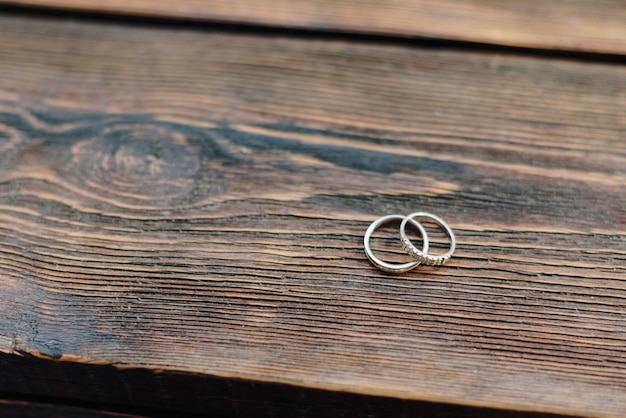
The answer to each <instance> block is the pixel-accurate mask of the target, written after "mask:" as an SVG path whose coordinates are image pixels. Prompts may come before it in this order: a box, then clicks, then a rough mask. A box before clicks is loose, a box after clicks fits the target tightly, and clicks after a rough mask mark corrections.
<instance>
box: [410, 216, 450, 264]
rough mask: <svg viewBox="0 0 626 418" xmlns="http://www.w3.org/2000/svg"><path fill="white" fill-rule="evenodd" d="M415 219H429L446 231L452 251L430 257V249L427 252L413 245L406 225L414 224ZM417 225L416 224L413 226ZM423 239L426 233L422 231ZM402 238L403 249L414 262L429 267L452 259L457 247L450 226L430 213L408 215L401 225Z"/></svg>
mask: <svg viewBox="0 0 626 418" xmlns="http://www.w3.org/2000/svg"><path fill="white" fill-rule="evenodd" d="M414 218H429V219H431V220H433V221H434V222H435V223H436V224H437V225H439V226H440V227H441V229H443V230H444V232H445V233H446V235H448V238H450V249H449V250H448V251H447V252H446V253H445V254H442V255H430V254H428V249H426V250H422V251H420V250H418V249H417V247H415V245H413V244H412V243H411V241H410V240H409V239H408V238H407V236H406V223H407V222H409V221H412V222H414V221H415V219H414ZM413 225H415V224H413ZM420 233H421V234H422V237H424V236H425V235H424V233H423V232H422V231H421V230H420ZM400 238H401V240H402V248H404V251H406V252H407V254H409V255H410V256H411V257H412V258H413V259H414V260H417V261H419V262H421V263H422V264H425V265H427V266H440V265H442V264H443V263H445V262H446V261H448V260H449V259H450V257H452V253H453V252H454V248H455V247H456V238H455V237H454V232H452V229H451V228H450V226H449V225H448V224H447V223H446V222H445V221H444V220H443V219H441V218H440V217H439V216H436V215H433V214H432V213H428V212H415V213H412V214H410V215H408V216H407V217H406V218H404V219H403V220H402V223H401V224H400Z"/></svg>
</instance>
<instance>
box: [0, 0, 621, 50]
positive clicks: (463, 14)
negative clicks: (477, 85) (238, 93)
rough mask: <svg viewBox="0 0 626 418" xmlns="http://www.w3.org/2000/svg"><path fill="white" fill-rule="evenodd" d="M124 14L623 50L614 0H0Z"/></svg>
mask: <svg viewBox="0 0 626 418" xmlns="http://www.w3.org/2000/svg"><path fill="white" fill-rule="evenodd" d="M2 4H5V5H7V4H13V5H15V4H17V5H24V6H37V7H42V6H43V7H47V8H58V9H63V10H78V11H87V12H105V13H114V14H124V15H137V16H149V17H165V18H178V19H191V20H207V21H219V22H229V23H245V24H253V25H269V26H279V27H285V28H304V29H313V30H322V31H341V32H356V33H363V34H377V35H390V36H400V37H426V38H436V39H445V40H453V41H467V42H479V43H487V44H495V45H506V46H515V47H524V48H540V49H556V50H565V51H586V52H595V53H605V54H620V55H623V54H626V25H624V22H626V8H625V7H624V3H623V2H622V1H620V0H596V1H589V0H574V1H572V0H552V1H542V0H525V1H519V0H506V1H481V0H464V1H455V0H439V1H433V0H417V1H415V0H393V1H367V0H339V1H325V2H319V1H316V0H295V1H294V0H273V1H268V2H258V1H254V0H213V1H210V2H207V1H204V0H179V1H154V0H107V1H98V2H93V1H89V0H9V1H6V0H5V1H2V0H0V5H2Z"/></svg>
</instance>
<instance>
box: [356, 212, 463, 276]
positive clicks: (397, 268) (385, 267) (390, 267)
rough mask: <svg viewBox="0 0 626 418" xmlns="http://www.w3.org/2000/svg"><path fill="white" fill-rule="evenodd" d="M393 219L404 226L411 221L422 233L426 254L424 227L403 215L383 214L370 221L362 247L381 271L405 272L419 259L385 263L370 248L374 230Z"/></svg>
mask: <svg viewBox="0 0 626 418" xmlns="http://www.w3.org/2000/svg"><path fill="white" fill-rule="evenodd" d="M418 213H419V212H418ZM395 219H402V226H403V227H406V223H407V222H411V225H413V226H414V227H416V228H417V229H418V230H419V231H420V234H422V239H423V242H424V245H423V246H422V251H421V253H422V254H424V255H426V253H427V252H428V235H427V233H426V230H425V229H424V227H423V226H422V224H420V223H419V222H417V221H415V220H413V219H408V218H407V217H405V216H403V215H387V216H383V217H380V218H378V219H376V220H375V221H374V222H372V223H371V224H370V226H369V227H368V228H367V231H365V237H364V239H363V241H364V247H365V255H367V258H368V259H369V260H370V262H371V263H372V264H373V265H375V266H376V267H378V268H379V269H380V270H382V271H386V272H387V273H405V272H407V271H409V270H412V269H414V268H415V267H417V266H419V264H420V262H421V261H420V260H418V261H411V262H409V263H404V264H393V263H387V262H386V261H382V260H381V259H379V258H378V257H376V256H375V255H374V253H373V252H372V248H371V247H370V239H371V237H372V234H373V233H374V231H376V230H377V229H378V228H379V227H380V226H381V225H383V224H386V223H388V222H390V221H393V220H395ZM442 222H443V221H442ZM402 231H404V229H402ZM405 235H406V234H405ZM453 242H454V238H453ZM411 245H412V246H413V244H411ZM413 248H415V246H413ZM415 249H416V250H417V248H415ZM453 249H454V248H453Z"/></svg>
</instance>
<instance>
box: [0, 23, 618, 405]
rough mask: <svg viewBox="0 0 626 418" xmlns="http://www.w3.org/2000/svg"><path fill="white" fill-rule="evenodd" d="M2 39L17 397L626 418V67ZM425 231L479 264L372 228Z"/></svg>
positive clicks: (3, 318)
mask: <svg viewBox="0 0 626 418" xmlns="http://www.w3.org/2000/svg"><path fill="white" fill-rule="evenodd" d="M0 39H2V40H3V42H2V43H1V44H0V56H1V57H2V59H0V243H1V248H0V287H1V289H2V291H1V292H0V351H1V352H2V354H1V355H0V392H3V393H5V394H9V395H11V394H15V395H16V396H17V395H19V396H22V397H24V396H29V395H32V396H43V397H50V398H52V399H56V398H64V399H65V400H66V401H71V400H73V399H76V400H80V401H81V402H88V401H93V402H105V401H109V400H111V399H121V400H119V401H118V402H122V403H126V404H128V405H134V404H137V403H141V402H146V400H147V399H148V400H154V399H160V400H161V401H160V402H163V407H164V408H170V409H171V410H173V411H178V410H179V408H181V407H182V406H181V405H185V402H183V401H176V402H174V401H172V402H170V399H171V397H173V396H174V395H172V393H176V390H175V389H173V387H174V386H176V387H183V388H193V387H196V386H197V385H194V384H192V383H193V382H195V380H194V379H195V378H199V379H202V378H211V379H218V380H219V381H220V382H225V383H223V385H226V387H229V386H228V385H229V384H235V383H233V382H252V383H249V384H254V385H258V387H259V388H261V389H259V390H260V391H259V392H258V393H257V390H256V389H255V387H254V386H251V387H248V389H246V390H243V389H242V390H241V391H239V392H236V394H235V395H232V394H229V395H221V394H220V393H221V392H219V391H218V394H217V395H216V394H215V393H214V391H217V389H215V387H218V386H210V388H213V389H207V391H208V392H209V393H212V394H213V398H210V397H205V396H204V395H206V393H204V392H197V393H194V392H193V391H191V393H189V399H190V400H189V401H187V403H186V405H201V406H203V407H205V408H212V407H213V406H214V405H212V403H211V402H215V403H219V402H220V401H219V400H220V399H221V400H222V402H226V403H227V404H228V407H224V409H220V410H219V411H221V412H220V413H224V414H230V415H231V416H232V415H240V416H243V415H245V414H246V412H250V411H255V410H256V411H258V408H259V407H261V406H262V407H263V408H265V409H264V410H263V413H262V414H257V415H256V416H262V415H267V416H271V415H275V416H282V415H280V414H278V413H274V412H273V411H275V410H281V411H283V415H284V416H288V413H287V412H285V411H289V410H290V408H288V407H286V406H285V405H287V406H289V405H293V403H294V399H300V401H299V402H300V404H299V405H300V406H299V407H298V408H296V409H297V411H298V413H299V414H301V415H303V416H321V415H324V416H329V415H330V416H332V414H333V413H334V414H335V415H336V416H342V415H340V414H339V413H338V412H336V411H344V412H345V411H346V410H347V411H349V410H350V409H345V408H344V409H341V408H339V407H337V408H335V406H334V405H336V403H335V401H333V399H335V397H336V396H344V395H341V394H350V395H354V396H364V397H365V399H372V401H371V402H373V403H374V404H375V405H377V402H383V401H382V399H390V400H393V399H403V400H405V402H408V403H407V404H403V406H401V407H398V408H400V409H385V408H382V409H381V408H380V407H379V408H378V409H377V408H376V407H374V406H371V404H368V402H363V401H355V402H354V404H355V405H358V406H359V408H361V409H359V411H361V412H362V413H363V414H364V416H365V414H366V413H369V414H370V415H374V416H402V415H401V414H400V413H393V414H389V413H388V412H389V411H390V410H393V411H395V412H397V411H399V410H403V411H404V412H403V414H404V416H417V415H415V414H414V413H412V412H414V411H416V410H417V409H416V408H418V407H417V406H415V405H419V404H416V403H415V402H432V403H435V404H437V405H446V404H448V405H450V408H453V405H458V407H461V408H467V409H464V410H463V411H465V412H468V411H470V409H471V408H472V407H483V408H489V409H488V411H491V412H490V413H491V414H495V415H494V416H497V413H498V409H503V410H507V413H509V412H510V413H513V412H514V413H517V414H525V413H526V412H528V413H531V412H535V413H560V414H570V415H577V416H578V415H589V416H606V417H610V416H615V417H617V416H621V415H622V414H623V411H624V410H626V395H624V394H625V393H626V391H625V389H626V387H625V386H626V361H625V355H626V317H625V308H626V306H625V305H626V303H625V302H624V300H625V297H626V268H625V265H626V264H625V261H626V240H625V234H626V211H625V210H624V209H625V208H626V194H625V193H624V192H625V191H626V186H625V185H626V181H625V180H626V138H625V134H624V133H625V132H626V129H625V128H626V68H625V67H623V66H621V65H616V64H606V63H602V62H582V61H577V60H566V59H556V58H549V57H545V56H544V57H534V56H532V55H530V54H526V55H523V54H510V53H504V52H500V53H493V52H490V51H468V50H458V49H451V48H446V47H443V46H440V47H426V46H421V47H420V46H413V45H395V44H393V43H390V42H387V43H382V42H372V41H368V40H363V41H357V40H354V39H352V40H348V39H344V40H342V39H331V38H324V39H316V38H315V37H310V36H300V37H298V36H294V35H293V34H292V35H291V36H282V35H281V34H280V33H274V34H267V33H250V32H248V33H240V32H237V31H235V30H231V31H226V30H221V31H218V30H213V31H211V30H198V29H196V30H191V29H188V30H186V29H183V28H180V27H173V28H168V27H166V26H159V25H154V24H152V25H142V24H131V23H115V22H109V23H107V22H98V21H93V20H91V21H90V20H81V19H76V18H74V19H63V18H59V17H57V18H54V19H52V18H50V19H46V18H40V17H35V16H19V15H6V16H1V17H0ZM414 210H427V211H431V212H434V213H436V214H438V215H440V216H441V217H443V218H444V219H446V220H447V221H448V222H449V223H450V225H451V226H452V227H453V229H454V230H455V232H456V234H457V239H458V247H457V252H456V253H455V255H454V257H453V259H452V260H451V261H450V262H449V264H446V265H445V266H444V267H441V268H437V269H431V268H422V269H420V270H416V271H413V272H410V273H407V274H404V275H400V276H389V275H386V274H383V273H381V272H380V271H378V270H376V269H375V268H373V267H372V266H371V265H370V264H369V262H368V261H367V259H366V258H365V256H364V254H363V249H362V237H363V233H364V231H365V229H366V228H367V226H368V224H369V223H370V222H371V221H373V220H374V219H375V218H376V217H378V216H381V215H385V214H389V213H409V212H410V211H414ZM386 236H387V237H388V239H386V240H383V239H378V240H377V242H376V248H377V249H378V250H379V251H382V250H383V249H384V250H385V252H386V255H387V256H389V257H391V256H394V255H393V254H391V253H393V252H399V251H398V244H396V241H395V239H393V237H394V231H393V230H392V229H391V228H389V229H388V230H387V235H386ZM394 257H400V256H399V254H396V255H395V256H394ZM16 365H17V366H16ZM83 366H84V367H88V371H87V372H84V371H83V372H77V370H82V369H80V367H83ZM125 370H133V371H137V373H138V375H135V374H132V373H131V374H125V373H126V372H125ZM133 373H134V372H133ZM161 373H170V374H172V375H174V376H175V378H173V379H174V380H173V381H174V382H175V383H176V384H175V385H174V384H172V385H165V386H163V385H160V384H158V382H160V380H159V378H158V376H160V374H161ZM110 376H116V378H115V379H116V380H111V378H110ZM120 376H121V377H120ZM137 376H138V377H137ZM150 376H157V377H154V378H152V377H150ZM194 376H195V377H194ZM79 377H80V378H79ZM75 379H78V380H75ZM149 379H153V380H149ZM146 381H153V382H157V383H154V384H148V385H146V383H145V382H146ZM220 384H222V383H220ZM246 384H248V383H246ZM271 385H278V386H271ZM219 387H221V386H219ZM268 388H274V389H272V390H276V391H277V393H279V392H280V391H281V390H282V389H276V388H292V389H291V390H292V391H291V392H289V391H288V393H290V394H292V396H291V395H290V396H291V398H290V400H289V401H285V400H280V399H278V400H275V401H274V400H272V401H267V402H266V403H263V402H262V401H260V399H261V398H259V396H260V395H259V393H264V392H263V391H266V392H267V391H269V390H270V389H268ZM179 390H180V389H179ZM285 390H286V389H285ZM301 391H305V393H310V392H306V391H315V393H316V395H315V396H316V397H312V398H311V397H309V396H312V395H302V392H301ZM242 393H244V394H247V395H243V394H242ZM272 393H273V392H272ZM120 394H121V397H119V396H118V397H117V398H116V396H117V395H120ZM192 395H193V396H192ZM246 396H248V397H247V398H246ZM346 396H347V395H346ZM5 398H7V399H8V398H10V397H7V396H5ZM242 398H245V399H248V400H249V402H246V403H244V404H243V405H244V406H242V405H240V404H239V403H238V399H242ZM177 399H178V398H177ZM302 399H315V402H311V403H307V402H304V403H302V401H301V400H302ZM359 399H362V398H359ZM233 400H234V401H235V403H232V401H233ZM194 402H196V403H195V404H194ZM255 402H256V403H255ZM341 402H343V401H341ZM250 405H252V406H250ZM303 405H305V406H303ZM306 405H309V406H308V407H307V406H306ZM311 405H318V406H319V405H321V406H323V407H326V408H327V409H325V410H323V411H322V412H320V410H319V409H318V410H314V408H312V406H311ZM341 405H345V403H342V404H341ZM255 408H257V409H255ZM280 408H283V409H280ZM307 408H308V409H307ZM368 408H370V409H368ZM372 408H373V409H372ZM394 408H395V407H394ZM402 408H404V409H402ZM450 410H452V409H450ZM206 411H207V410H204V411H203V410H200V409H198V410H196V411H195V412H198V413H202V412H206ZM208 411H211V409H208ZM329 411H331V412H329ZM332 411H335V412H332ZM372 411H374V412H372ZM385 411H387V413H386V412H385ZM407 411H409V412H407ZM183 412H186V413H194V411H193V410H192V411H183ZM433 414H434V413H433ZM457 415H458V414H457ZM484 415H486V414H483V416H484ZM250 416H252V415H250ZM450 416H453V415H450ZM477 416H480V415H477ZM520 416H521V415H520Z"/></svg>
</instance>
